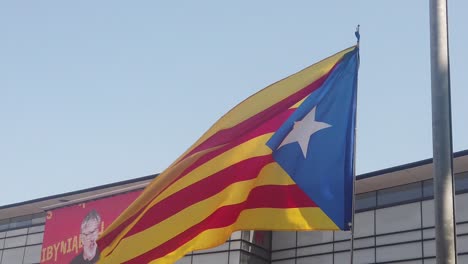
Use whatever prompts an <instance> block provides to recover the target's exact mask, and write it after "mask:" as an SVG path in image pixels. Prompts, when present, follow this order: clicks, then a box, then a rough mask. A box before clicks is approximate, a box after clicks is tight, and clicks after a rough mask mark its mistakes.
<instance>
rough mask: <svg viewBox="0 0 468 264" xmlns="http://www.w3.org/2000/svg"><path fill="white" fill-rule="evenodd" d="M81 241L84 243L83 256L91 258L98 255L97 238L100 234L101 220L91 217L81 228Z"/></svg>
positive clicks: (87, 258)
mask: <svg viewBox="0 0 468 264" xmlns="http://www.w3.org/2000/svg"><path fill="white" fill-rule="evenodd" d="M80 236H81V241H82V243H83V257H84V258H85V260H90V259H92V258H93V257H94V256H95V255H96V249H97V244H96V240H97V238H98V236H99V222H98V221H97V220H95V219H91V220H89V221H88V222H86V223H85V224H84V225H83V228H82V229H81V234H80Z"/></svg>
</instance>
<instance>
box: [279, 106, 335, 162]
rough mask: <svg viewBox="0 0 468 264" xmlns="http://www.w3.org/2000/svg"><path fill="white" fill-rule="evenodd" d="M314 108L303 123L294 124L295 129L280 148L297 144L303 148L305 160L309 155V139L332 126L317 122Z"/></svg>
mask: <svg viewBox="0 0 468 264" xmlns="http://www.w3.org/2000/svg"><path fill="white" fill-rule="evenodd" d="M316 108H317V107H314V108H313V109H312V111H310V112H309V113H308V114H307V115H306V116H304V118H303V119H302V120H301V121H296V122H294V127H293V129H292V130H291V132H289V134H288V135H287V136H286V137H285V138H284V140H283V142H281V145H279V147H278V148H280V147H282V146H284V145H286V144H290V143H294V142H297V143H299V146H300V147H301V150H302V153H303V154H304V158H305V157H306V155H307V148H308V147H309V139H310V136H312V135H313V134H314V133H316V132H317V131H319V130H322V129H324V128H328V127H331V125H330V124H327V123H324V122H318V121H316V120H315V109H316Z"/></svg>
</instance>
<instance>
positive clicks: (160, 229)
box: [101, 163, 294, 263]
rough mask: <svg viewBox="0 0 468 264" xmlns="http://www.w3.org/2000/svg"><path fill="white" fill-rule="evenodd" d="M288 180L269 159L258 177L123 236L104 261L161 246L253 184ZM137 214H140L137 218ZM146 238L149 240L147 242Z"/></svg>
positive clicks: (234, 200) (243, 195) (288, 182)
mask: <svg viewBox="0 0 468 264" xmlns="http://www.w3.org/2000/svg"><path fill="white" fill-rule="evenodd" d="M273 172H274V174H273ZM291 184H294V182H293V181H292V179H291V178H290V177H289V175H287V174H286V172H284V171H283V170H282V169H281V168H280V167H279V165H278V164H277V163H270V164H268V165H266V166H265V167H264V168H263V169H262V171H261V172H260V173H259V176H258V177H257V178H255V179H252V180H248V181H242V182H237V183H234V184H231V185H229V186H228V187H226V188H225V189H224V190H223V191H221V192H219V193H217V194H216V195H214V196H212V197H210V198H208V199H205V200H203V201H201V202H198V203H196V204H194V205H191V206H189V207H187V208H185V209H184V210H182V211H180V212H178V213H177V214H175V215H173V216H171V217H169V218H167V219H165V220H164V221H162V222H161V223H159V224H156V225H154V226H151V227H150V228H148V229H146V230H144V231H142V232H140V233H137V234H134V235H132V236H130V237H126V238H123V239H122V240H121V241H120V243H119V244H118V245H117V249H119V250H115V251H114V253H113V254H112V255H111V257H110V258H109V259H105V262H103V263H121V262H123V261H126V260H129V259H132V258H133V257H135V256H138V255H140V254H142V253H144V252H146V251H148V250H150V249H152V248H155V247H157V246H160V245H161V244H162V243H164V242H165V241H167V240H169V239H171V238H172V237H174V236H177V235H178V234H180V233H182V232H183V231H185V230H187V229H188V228H190V227H192V226H193V225H195V224H197V223H199V222H201V221H202V220H203V219H205V218H206V217H208V216H209V215H211V214H212V213H213V212H214V211H216V210H217V209H218V208H220V207H222V206H226V205H233V204H238V203H242V202H244V201H246V199H247V197H248V195H249V193H250V190H252V189H253V188H254V187H257V186H265V185H291ZM140 218H141V216H140V217H139V218H138V219H137V221H138V220H139V219H140ZM134 224H135V222H134V223H132V224H131V225H130V226H129V227H133V226H134ZM149 241H151V243H147V242H149ZM111 248H112V247H108V248H105V249H104V250H102V253H101V255H102V256H105V255H107V254H108V253H109V252H110V250H111Z"/></svg>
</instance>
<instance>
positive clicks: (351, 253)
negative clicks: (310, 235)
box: [349, 25, 361, 264]
mask: <svg viewBox="0 0 468 264" xmlns="http://www.w3.org/2000/svg"><path fill="white" fill-rule="evenodd" d="M354 35H355V36H356V39H357V43H356V47H358V48H359V40H360V39H361V35H360V33H359V25H357V27H356V32H354ZM358 56H359V53H358ZM357 63H358V64H359V57H358V60H357ZM358 67H359V65H358ZM356 82H357V78H356ZM357 87H358V86H357V85H356V115H355V120H354V122H355V125H354V146H353V195H352V206H351V223H349V226H350V228H351V251H350V264H353V263H354V227H355V225H354V215H355V213H354V211H355V208H356V134H357V129H356V124H357V96H358V95H357Z"/></svg>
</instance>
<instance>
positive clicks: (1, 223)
mask: <svg viewBox="0 0 468 264" xmlns="http://www.w3.org/2000/svg"><path fill="white" fill-rule="evenodd" d="M9 224H10V219H4V220H0V231H1V230H7V229H8V225H9Z"/></svg>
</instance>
